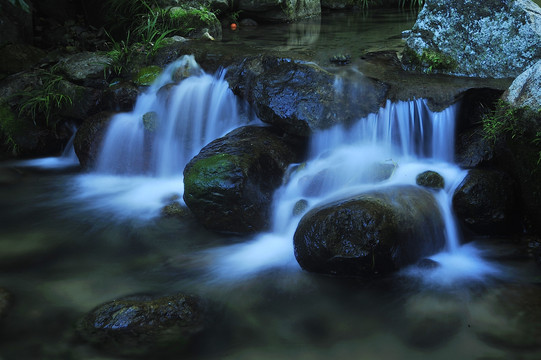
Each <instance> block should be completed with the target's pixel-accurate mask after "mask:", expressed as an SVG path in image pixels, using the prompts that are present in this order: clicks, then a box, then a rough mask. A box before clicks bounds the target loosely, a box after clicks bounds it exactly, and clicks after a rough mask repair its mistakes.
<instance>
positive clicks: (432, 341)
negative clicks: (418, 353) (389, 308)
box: [397, 294, 463, 349]
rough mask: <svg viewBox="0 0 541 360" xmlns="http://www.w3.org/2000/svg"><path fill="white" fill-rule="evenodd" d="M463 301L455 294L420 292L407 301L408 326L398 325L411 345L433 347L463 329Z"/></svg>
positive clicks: (405, 314) (446, 341) (438, 345)
mask: <svg viewBox="0 0 541 360" xmlns="http://www.w3.org/2000/svg"><path fill="white" fill-rule="evenodd" d="M462 311H463V310H462V304H461V303H460V302H459V301H458V300H457V299H454V298H452V297H448V296H446V297H443V296H441V295H438V296H436V295H430V294H419V295H415V296H412V297H411V298H409V299H408V301H407V302H406V304H405V305H404V317H405V320H404V321H403V322H402V324H404V326H401V327H400V328H399V329H397V331H398V333H399V335H400V337H401V338H402V339H403V341H404V342H406V343H407V344H408V345H411V346H414V347H417V348H421V349H433V348H437V347H440V346H443V345H445V344H447V343H448V342H449V341H450V340H451V339H452V338H453V337H454V336H455V335H456V334H458V332H459V331H460V329H461V327H462V324H463V319H462V315H461V314H462Z"/></svg>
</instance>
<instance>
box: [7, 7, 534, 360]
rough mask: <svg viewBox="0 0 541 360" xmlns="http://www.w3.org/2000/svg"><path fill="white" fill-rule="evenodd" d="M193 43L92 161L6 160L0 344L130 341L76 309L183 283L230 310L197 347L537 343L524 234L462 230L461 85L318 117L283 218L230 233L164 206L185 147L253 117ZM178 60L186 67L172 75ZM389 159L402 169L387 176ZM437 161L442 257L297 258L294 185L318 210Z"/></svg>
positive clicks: (18, 353) (459, 353) (418, 349)
mask: <svg viewBox="0 0 541 360" xmlns="http://www.w3.org/2000/svg"><path fill="white" fill-rule="evenodd" d="M334 16H338V15H333V17H334ZM358 16H359V15H358V14H356V15H355V16H352V17H347V16H345V17H339V18H338V21H337V23H342V22H343V23H345V24H356V23H361V25H359V26H361V27H362V28H363V29H370V28H374V29H377V31H379V32H381V26H382V24H381V22H382V19H383V20H385V19H387V18H385V17H380V16H374V18H372V19H370V17H369V18H363V19H359V18H358ZM408 16H409V15H406V18H407V17H408ZM393 19H394V18H393ZM394 20H396V19H394ZM402 20H403V19H402ZM328 21H331V20H330V19H329V18H322V20H321V27H320V28H319V30H318V31H321V32H322V33H323V34H326V33H327V32H326V31H322V30H321V29H325V26H326V25H325V24H326V22H328ZM404 21H406V22H408V21H410V22H411V20H407V19H406V20H404ZM396 23H399V24H400V23H401V22H400V21H398V22H397V21H394V22H393V23H392V24H393V25H392V29H393V30H387V33H389V34H390V35H389V36H388V37H385V38H384V39H383V41H384V40H386V39H387V40H388V39H389V38H391V40H389V41H392V42H393V44H394V41H395V39H396V38H397V35H398V38H399V33H400V31H401V30H405V29H407V28H408V27H407V26H404V27H402V28H399V29H395V26H396ZM333 26H334V25H333ZM408 26H409V27H411V23H409V25H408ZM338 28H339V26H338V25H336V27H330V28H328V30H329V31H330V32H332V31H338V30H336V29H338ZM346 28H347V27H346ZM312 30H313V29H312ZM358 30H359V29H358V28H357V27H355V29H354V31H353V32H354V33H355V36H357V37H359V35H358V34H359V32H358ZM318 31H316V30H313V31H312V32H311V34H312V35H314V33H318V34H319V32H318ZM377 31H376V32H377ZM277 33H278V32H276V33H271V35H273V34H277ZM290 33H292V34H293V35H294V36H293V35H292V37H291V38H290V41H288V42H287V44H286V45H284V46H289V47H291V46H292V44H297V45H296V46H297V48H295V49H294V51H299V52H303V53H308V52H310V51H315V50H313V48H312V47H311V46H314V44H316V45H317V43H318V41H319V40H321V39H319V40H317V39H316V40H313V39H314V38H313V37H312V40H313V41H311V42H308V43H307V42H303V43H302V44H300V42H299V41H298V40H295V39H297V38H296V37H295V36H297V35H298V31H293V30H291V32H290ZM230 35H231V34H230ZM232 36H236V37H237V38H235V39H234V41H240V37H241V35H238V34H233V35H232ZM242 36H245V35H242ZM246 36H247V35H246ZM322 37H324V36H322ZM344 37H346V35H344V33H340V39H344ZM361 38H362V37H361ZM380 38H381V35H380ZM249 40H250V39H249ZM251 41H255V40H251ZM273 41H277V40H276V39H275V38H273V37H272V36H271V39H270V43H271V44H272V43H273ZM295 41H296V42H295ZM327 41H329V40H325V43H326V42H327ZM367 44H375V41H374V42H373V43H372V42H371V40H370V41H368V42H367ZM317 46H323V45H322V44H319V45H317ZM339 46H342V45H341V44H335V48H338V47H339ZM370 46H371V45H370ZM370 46H369V45H366V47H370ZM192 60H193V59H192V58H183V59H181V60H179V62H177V63H175V64H173V65H172V66H171V67H170V68H168V70H167V71H165V72H164V75H163V76H162V77H161V78H160V80H158V82H157V83H156V84H154V85H153V86H152V87H151V88H150V89H149V91H148V92H146V93H145V94H144V95H142V96H141V97H140V98H139V99H138V101H137V104H136V106H135V108H134V110H133V111H132V112H130V113H126V114H121V115H119V116H118V117H116V118H115V119H114V121H113V123H112V126H111V128H110V130H109V132H108V135H107V138H106V143H105V147H104V149H103V152H102V158H101V159H100V161H99V165H98V167H97V169H96V171H94V172H92V173H78V172H77V171H76V169H74V168H73V158H71V160H67V159H69V158H70V155H69V151H68V150H69V147H67V149H66V150H67V151H68V152H67V153H66V154H65V155H63V156H62V157H60V158H56V159H55V160H47V161H44V160H36V161H35V162H33V163H32V162H23V163H21V162H19V163H16V164H14V163H12V162H10V163H5V164H2V166H1V167H0V184H1V187H0V214H1V215H2V216H1V217H0V269H1V272H0V289H2V288H3V289H7V290H9V292H10V293H11V294H12V295H13V296H12V298H13V299H12V303H13V304H12V307H11V308H10V310H9V311H8V312H7V313H6V315H5V317H4V318H2V319H0V359H1V360H7V359H84V360H86V359H88V360H90V359H119V358H120V357H115V356H113V355H110V354H104V353H101V352H99V351H97V350H95V349H93V348H92V347H91V346H89V345H87V344H85V343H84V342H82V341H80V339H78V338H77V336H76V334H75V332H74V324H75V323H76V321H77V320H78V319H79V318H80V317H81V316H83V315H84V314H85V313H87V312H88V311H90V310H91V309H93V308H94V307H96V306H98V305H100V304H102V303H104V302H107V301H110V300H113V299H117V298H120V297H123V296H127V295H132V294H139V293H157V294H175V293H178V292H187V293H195V294H198V295H201V296H202V297H204V298H208V299H211V300H212V301H214V302H216V303H218V304H220V307H221V308H222V309H223V312H224V314H225V315H224V316H223V319H222V320H221V322H218V323H217V324H216V325H215V328H214V329H213V331H212V332H211V333H210V335H209V336H208V337H207V338H205V339H204V340H203V342H202V344H201V345H200V347H198V348H196V349H195V350H194V352H193V353H191V354H189V355H187V356H186V357H185V358H188V359H291V358H302V359H330V358H332V359H352V358H359V359H393V360H394V359H425V358H426V359H457V358H460V359H539V358H540V356H541V351H540V348H541V343H540V341H539V338H541V327H540V325H539V324H541V311H540V310H539V309H540V308H541V307H540V306H539V305H540V303H539V299H540V298H541V289H540V287H539V282H540V281H541V278H540V276H539V275H540V272H539V268H536V267H535V264H534V262H533V261H532V260H531V258H530V257H529V256H528V251H527V250H528V249H526V248H525V247H521V246H519V245H518V244H510V243H509V242H508V241H507V242H505V241H504V242H500V241H498V239H485V240H486V241H476V242H473V243H470V244H466V245H462V244H461V233H460V229H459V228H458V227H457V224H456V223H455V219H454V216H453V213H452V210H451V206H450V201H451V200H450V196H451V194H452V193H453V191H454V189H455V188H456V186H457V185H458V184H459V183H460V181H461V180H462V179H463V177H464V176H465V171H463V170H462V169H460V168H458V167H457V166H456V165H455V164H454V163H453V153H454V144H453V139H454V136H453V133H454V126H455V120H456V113H457V107H459V106H460V104H459V103H457V104H455V105H454V106H452V107H450V108H448V109H446V110H444V111H442V112H432V111H430V110H429V109H428V107H427V105H426V103H425V101H424V100H422V99H418V100H413V101H410V102H398V103H391V102H388V103H387V104H386V105H385V106H384V107H383V108H381V109H380V111H379V112H378V113H377V114H372V115H369V116H368V117H366V118H364V119H359V121H358V122H357V123H355V124H353V125H351V126H349V127H347V128H342V127H336V128H332V129H328V130H326V131H321V132H320V133H318V134H316V135H315V136H314V137H313V139H312V141H311V148H310V154H309V156H308V158H307V161H306V162H305V163H303V164H296V165H293V166H292V167H291V169H290V171H289V172H288V174H287V177H286V179H285V181H284V185H283V186H282V187H281V188H280V189H278V190H277V191H276V193H275V196H274V202H273V219H272V224H273V227H272V230H271V231H270V232H268V233H263V234H258V235H256V236H252V237H233V236H224V235H219V234H215V233H212V232H209V231H206V230H205V229H202V228H201V226H199V225H198V224H197V222H196V221H194V220H193V219H191V218H189V217H188V218H186V219H184V220H179V219H177V218H163V217H160V216H158V215H159V211H160V208H161V207H163V205H165V204H167V203H169V202H170V201H181V200H180V198H181V195H182V191H183V189H182V169H183V167H184V164H185V163H186V162H187V161H189V159H190V158H191V157H192V156H193V155H195V154H196V153H197V152H198V151H199V149H200V148H201V147H202V146H203V145H204V144H206V143H208V142H209V141H211V140H212V139H213V138H216V137H219V136H221V135H222V134H223V133H225V132H227V131H228V130H229V129H231V128H233V127H236V126H240V125H242V124H246V123H248V122H250V121H254V120H251V119H249V117H247V116H245V115H244V114H243V112H242V111H240V110H239V109H241V108H242V106H241V105H240V104H239V103H238V102H237V100H236V99H235V98H234V97H233V96H232V94H231V93H230V91H229V90H228V89H227V84H226V83H225V82H224V81H223V77H222V75H223V74H218V75H216V76H212V75H209V74H205V73H204V72H202V71H201V70H200V69H199V68H198V66H197V64H195V63H193V62H192ZM178 69H181V70H182V74H181V77H182V76H184V75H190V76H188V77H186V78H184V79H183V80H182V81H180V82H178V79H177V81H175V82H174V84H175V85H168V84H170V83H171V82H172V77H174V76H178ZM186 71H187V73H186ZM175 72H176V73H177V75H174V74H175ZM164 86H165V88H164ZM336 86H337V88H340V79H339V78H337V83H336ZM160 89H162V90H160ZM163 89H167V90H168V91H164V90H163ZM149 113H150V114H152V115H150V118H146V121H145V122H144V121H143V118H144V117H145V114H149ZM147 116H149V115H147ZM217 119H219V120H220V121H218V122H216V120H217ZM173 134H174V136H173ZM173 155H174V156H173ZM64 160H66V161H67V162H66V163H65V164H64V168H63V169H64V171H61V170H59V168H58V166H57V165H58V164H59V163H60V162H62V161H64ZM47 162H49V163H54V164H56V165H54V166H52V165H51V166H47ZM66 166H67V167H66ZM381 168H385V169H392V171H391V173H392V175H391V176H390V177H389V178H388V179H386V178H385V177H377V179H376V178H374V173H377V170H378V169H381ZM68 170H69V171H68ZM425 170H434V171H437V172H439V173H440V174H441V175H442V176H443V177H444V179H445V188H444V189H443V190H441V191H439V192H434V194H435V196H436V198H437V201H438V203H439V205H440V208H441V212H442V215H443V217H444V218H445V224H446V235H445V236H446V242H447V247H446V248H445V249H442V252H441V253H439V254H435V255H434V256H433V257H432V259H433V260H435V261H437V262H439V263H440V264H441V266H440V267H438V268H436V269H422V268H418V267H415V266H412V267H410V268H408V269H405V270H404V271H402V272H400V273H399V274H395V275H393V276H388V277H384V278H380V279H377V280H376V281H360V280H359V279H337V278H332V277H326V276H320V275H315V274H310V273H307V272H304V271H302V270H301V269H300V268H299V266H298V264H297V262H296V260H295V258H294V255H293V247H292V236H293V233H294V231H295V227H296V225H297V223H298V221H299V220H300V217H301V216H302V214H297V215H293V213H292V211H293V209H294V208H295V205H296V204H297V203H298V202H299V201H302V202H304V203H305V204H306V207H305V209H304V210H303V212H306V211H308V210H309V209H310V208H313V207H315V206H317V205H318V204H322V203H325V202H328V201H331V200H333V199H336V198H339V197H344V196H348V195H351V194H358V193H359V192H363V191H367V190H370V189H374V188H385V187H388V186H393V185H395V184H415V178H416V175H417V174H419V173H420V172H423V171H425ZM487 244H488V245H487ZM0 295H1V293H0ZM1 300H2V299H1V297H0V312H1V305H2V301H1ZM172 350H173V349H172ZM143 358H145V359H151V358H159V359H163V358H167V354H160V355H159V356H157V357H152V356H146V357H143ZM173 358H178V357H173Z"/></svg>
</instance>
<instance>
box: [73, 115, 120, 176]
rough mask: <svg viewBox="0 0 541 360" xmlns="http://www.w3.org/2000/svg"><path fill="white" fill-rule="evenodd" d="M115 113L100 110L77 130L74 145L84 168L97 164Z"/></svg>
mask: <svg viewBox="0 0 541 360" xmlns="http://www.w3.org/2000/svg"><path fill="white" fill-rule="evenodd" d="M113 115H114V113H111V112H100V113H98V114H96V115H94V116H91V117H90V118H88V119H86V120H85V121H84V122H83V124H82V125H81V126H80V127H79V129H78V130H77V134H76V135H75V139H74V141H73V146H74V148H75V153H76V154H77V157H78V158H79V163H80V164H81V166H82V167H83V168H85V169H89V168H91V167H93V166H94V165H95V163H96V160H97V158H98V155H99V150H100V146H101V143H102V141H103V137H104V136H105V133H106V131H107V127H108V125H109V123H110V121H111V118H112V117H113Z"/></svg>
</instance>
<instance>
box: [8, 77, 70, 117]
mask: <svg viewBox="0 0 541 360" xmlns="http://www.w3.org/2000/svg"><path fill="white" fill-rule="evenodd" d="M63 80H64V78H63V77H62V76H61V75H58V74H56V73H55V68H54V67H53V68H52V69H51V70H49V71H43V73H42V74H41V75H40V77H39V84H38V85H39V86H37V87H34V88H31V89H28V90H27V91H23V92H19V93H17V94H15V96H18V97H19V101H18V103H19V105H18V112H19V117H23V116H25V117H29V118H30V119H32V121H33V122H34V124H35V125H44V126H46V127H53V128H54V126H55V124H56V122H51V118H52V116H53V115H57V114H58V113H59V112H60V111H61V110H62V109H64V107H65V106H66V105H68V104H69V105H71V104H73V101H72V99H71V97H70V96H69V95H67V94H65V93H64V91H63V89H62V81H63ZM41 121H43V122H44V124H41Z"/></svg>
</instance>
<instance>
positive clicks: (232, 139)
mask: <svg viewBox="0 0 541 360" xmlns="http://www.w3.org/2000/svg"><path fill="white" fill-rule="evenodd" d="M297 141H298V139H294V138H291V137H289V136H284V135H283V134H282V133H281V131H277V130H276V129H273V128H270V127H251V126H250V127H242V128H239V129H237V130H234V131H232V132H231V133H229V134H227V135H226V136H224V137H223V138H220V139H217V140H215V141H213V142H211V143H210V144H209V145H207V146H205V147H204V148H203V149H202V150H201V152H200V153H199V154H198V155H197V156H196V157H195V158H193V159H192V160H191V161H190V162H189V163H188V165H187V166H186V168H185V170H184V200H185V202H186V205H188V207H189V208H190V210H192V212H193V213H194V214H195V216H196V218H197V219H198V220H199V222H201V223H202V224H203V225H204V226H205V227H207V228H209V229H212V230H217V231H223V232H234V233H248V232H255V231H260V230H262V229H264V228H266V227H268V225H269V221H270V205H271V201H272V196H273V193H274V190H275V189H276V188H278V186H280V184H281V183H282V176H283V174H284V172H285V170H286V168H287V166H288V165H289V164H290V163H292V162H295V161H299V154H300V152H301V151H299V143H298V142H297ZM300 149H302V146H301V147H300Z"/></svg>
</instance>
